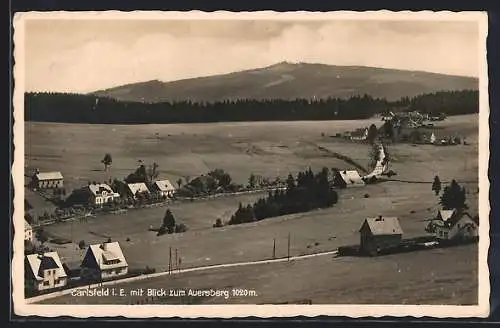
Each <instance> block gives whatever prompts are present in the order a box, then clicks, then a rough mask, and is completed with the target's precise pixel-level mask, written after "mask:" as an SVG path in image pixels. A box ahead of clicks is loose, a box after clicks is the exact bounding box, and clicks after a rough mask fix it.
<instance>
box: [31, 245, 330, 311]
mask: <svg viewBox="0 0 500 328" xmlns="http://www.w3.org/2000/svg"><path fill="white" fill-rule="evenodd" d="M336 254H338V251H337V250H333V251H326V252H320V253H314V254H308V255H298V256H290V259H288V258H287V257H283V258H277V259H270V260H258V261H248V262H236V263H226V264H215V265H207V266H200V267H193V268H187V269H181V270H177V271H172V272H171V273H169V272H168V271H164V272H158V273H152V274H145V275H140V276H136V277H130V278H124V279H117V280H111V281H105V282H102V283H100V284H92V285H87V286H80V287H75V288H70V289H65V290H62V291H57V292H54V293H50V294H44V295H39V296H35V297H31V298H27V299H26V300H25V302H26V303H27V304H32V303H36V302H40V301H44V300H48V299H51V298H56V297H60V296H64V295H69V294H71V293H72V292H73V291H75V290H78V289H87V288H88V289H91V288H99V287H103V286H112V285H117V284H122V283H129V282H134V281H139V280H144V279H151V278H157V277H162V276H167V275H173V274H181V273H186V272H196V271H205V270H212V269H222V268H232V267H242V266H249V265H256V264H267V263H279V262H287V261H294V260H303V259H307V258H312V257H317V256H325V255H336Z"/></svg>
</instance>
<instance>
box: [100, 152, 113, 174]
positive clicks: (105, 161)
mask: <svg viewBox="0 0 500 328" xmlns="http://www.w3.org/2000/svg"><path fill="white" fill-rule="evenodd" d="M101 163H102V164H104V170H105V171H107V170H108V167H109V166H110V165H111V163H113V158H111V154H109V153H106V155H104V158H103V159H102V161H101Z"/></svg>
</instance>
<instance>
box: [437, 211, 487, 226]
mask: <svg viewBox="0 0 500 328" xmlns="http://www.w3.org/2000/svg"><path fill="white" fill-rule="evenodd" d="M453 212H454V214H453V215H452V216H451V217H449V218H448V219H447V220H443V223H442V225H443V226H444V227H447V228H452V227H453V226H455V225H456V224H457V223H458V222H460V220H462V218H463V217H464V216H467V217H468V218H469V219H471V220H472V222H474V223H475V224H477V225H479V219H476V218H473V217H472V216H471V215H470V214H469V213H467V212H458V211H456V210H453Z"/></svg>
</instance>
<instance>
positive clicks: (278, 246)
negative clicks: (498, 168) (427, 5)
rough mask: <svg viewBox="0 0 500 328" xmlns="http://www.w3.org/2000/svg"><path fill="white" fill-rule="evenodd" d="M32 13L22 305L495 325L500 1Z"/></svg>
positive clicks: (22, 97)
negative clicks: (494, 29)
mask: <svg viewBox="0 0 500 328" xmlns="http://www.w3.org/2000/svg"><path fill="white" fill-rule="evenodd" d="M13 24H14V56H15V63H14V67H13V69H14V74H15V91H14V109H13V110H14V117H15V123H14V124H15V125H14V142H15V162H14V165H13V167H12V175H13V179H14V184H15V196H14V205H15V211H14V215H13V218H12V224H13V225H14V228H15V235H14V239H13V243H14V258H13V262H12V283H13V300H14V309H15V313H16V314H18V315H22V316H29V315H38V316H44V317H57V316H74V317H93V316H95V317H112V316H125V317H129V318H146V317H186V318H198V317H207V318H211V317H218V318H231V317H248V316H256V317H262V318H268V317H291V316H307V317H313V316H318V315H325V316H349V317H368V316H369V317H382V316H413V317H423V316H428V317H486V316H487V315H488V313H489V294H490V283H489V270H488V264H487V255H488V248H489V213H490V210H489V208H490V207H489V199H488V193H489V182H488V177H487V169H488V158H489V149H488V142H489V130H488V116H489V108H488V76H487V62H486V37H487V31H488V19H487V15H486V13H482V12H463V13H460V12H459V13H453V12H431V11H425V12H389V11H377V12H347V11H346V12H327V13H313V12H310V13H308V12H289V13H276V12H271V11H268V12H254V13H244V12H241V13H234V12H214V13H205V12H197V11H193V12H119V11H109V12H43V13H42V12H27V13H17V14H16V15H15V18H14V21H13ZM21 231H22V232H21Z"/></svg>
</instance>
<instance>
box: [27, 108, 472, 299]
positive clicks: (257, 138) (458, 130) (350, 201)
mask: <svg viewBox="0 0 500 328" xmlns="http://www.w3.org/2000/svg"><path fill="white" fill-rule="evenodd" d="M372 122H375V123H376V124H378V125H380V124H381V122H380V121H375V120H372V121H332V122H272V123H268V122H260V123H224V124H184V125H144V126H115V125H113V126H104V125H102V126H101V125H65V124H42V123H26V133H27V134H29V137H28V135H27V137H26V142H27V145H26V156H27V158H26V160H27V165H28V166H29V167H39V168H40V169H41V170H60V171H62V173H63V175H65V177H66V181H67V185H69V186H70V188H71V187H72V186H78V185H84V184H86V181H88V180H96V181H102V180H107V179H108V178H109V177H110V176H112V177H118V178H122V177H124V176H125V175H126V174H128V173H129V172H131V171H132V170H133V169H134V168H135V166H136V162H137V160H138V159H142V160H143V161H146V162H152V161H156V162H157V163H159V165H160V171H161V173H160V174H161V175H160V176H161V177H165V178H169V179H172V180H173V181H175V180H176V179H177V177H179V176H185V175H189V176H191V177H193V176H196V175H198V174H203V173H206V172H207V171H208V170H209V169H213V168H216V167H220V168H223V169H224V170H226V171H227V172H229V173H230V174H231V175H232V176H233V179H234V180H236V181H237V182H240V183H245V182H246V179H247V178H248V176H249V174H250V173H252V172H253V173H255V174H262V175H264V176H271V177H274V176H276V175H277V174H279V175H281V176H285V175H286V174H288V172H297V171H298V170H302V169H305V168H307V167H308V166H311V167H312V168H313V170H317V169H319V168H321V167H323V166H326V167H329V168H332V167H337V168H339V169H344V168H350V167H351V166H350V165H349V164H347V163H345V162H343V161H341V160H338V159H336V158H332V157H331V155H330V154H329V153H328V151H324V150H322V149H321V148H320V147H323V148H324V149H327V150H330V151H334V152H337V153H340V154H343V155H347V156H349V157H351V158H353V159H354V160H356V161H357V162H359V163H360V164H362V165H364V166H367V164H368V162H369V158H368V154H369V152H370V147H369V146H367V145H363V144H356V143H350V142H345V141H340V140H337V139H335V138H330V137H328V136H329V135H333V134H335V133H336V132H342V131H345V130H353V129H355V128H357V127H362V126H366V125H369V124H371V123H372ZM436 126H437V129H436V131H439V132H438V135H439V134H442V133H449V134H459V135H461V136H466V137H467V141H468V142H469V145H468V146H463V145H460V146H447V147H436V146H429V145H418V146H412V145H409V144H396V145H389V152H390V154H391V157H392V159H393V160H392V162H391V168H392V169H393V170H395V171H396V172H397V173H398V175H397V176H395V177H394V179H398V180H402V181H410V182H420V183H407V182H398V181H389V182H383V183H380V184H377V185H370V186H366V187H364V188H358V189H347V190H341V191H339V202H338V204H336V205H335V206H334V207H332V208H329V209H323V210H317V211H312V212H309V213H302V214H294V215H288V216H284V217H280V218H271V219H267V220H263V221H260V222H256V223H250V224H243V225H238V226H226V227H223V228H218V229H214V228H212V224H213V223H214V221H215V219H216V218H218V217H221V218H223V219H224V218H228V216H229V215H230V214H231V213H232V212H234V211H235V210H236V208H237V206H238V202H240V201H241V202H243V203H247V202H252V201H253V200H254V199H256V198H257V197H258V196H259V195H244V196H237V197H228V198H218V199H214V200H210V201H197V202H193V203H179V204H173V205H171V206H170V208H171V210H172V212H173V213H174V215H175V217H176V219H177V220H178V221H179V222H183V223H185V224H186V225H187V226H188V228H189V230H188V231H187V232H185V233H182V234H175V235H164V236H161V237H157V236H156V234H155V233H154V232H150V231H147V229H148V228H149V226H150V225H153V226H157V225H158V224H159V222H160V220H161V218H162V216H163V213H164V210H165V207H158V208H152V209H147V210H134V211H129V212H128V214H123V215H109V216H104V217H98V218H95V219H93V218H90V219H89V220H88V222H87V223H80V222H74V223H70V222H67V223H62V224H56V225H52V226H48V227H46V228H45V230H46V231H47V232H49V233H51V234H53V235H54V236H62V237H71V236H72V240H73V241H74V242H75V243H78V241H80V240H82V239H83V240H85V241H86V242H87V244H88V243H90V242H102V241H104V240H106V239H107V237H108V236H109V237H111V238H112V239H113V240H115V241H119V242H120V244H121V245H122V248H123V250H124V254H125V256H126V258H127V261H128V262H129V265H130V267H131V268H144V267H145V266H149V267H150V268H155V269H156V270H157V271H163V270H165V269H166V268H167V267H168V251H169V247H172V249H178V251H179V254H180V256H181V257H182V266H183V267H184V268H187V267H196V266H203V265H212V264H221V263H233V262H241V261H255V260H262V259H266V258H270V257H271V256H272V247H273V239H276V256H277V257H281V256H285V255H286V252H287V236H288V233H290V234H291V254H292V255H301V254H311V253H315V252H320V251H326V250H333V249H336V248H337V247H338V246H341V245H346V244H355V243H358V242H359V234H358V229H359V228H360V226H361V223H362V222H363V220H364V218H365V217H367V216H376V215H379V214H381V215H389V216H391V215H394V216H398V217H399V218H400V221H401V225H402V228H403V230H404V237H405V238H409V237H414V236H420V235H424V234H425V232H424V227H425V225H426V223H427V222H425V221H424V220H425V219H428V218H430V217H432V216H433V215H434V214H435V211H436V209H437V208H438V204H437V201H438V198H437V197H436V196H435V195H434V194H433V192H432V191H431V182H432V180H433V178H434V175H436V174H438V175H439V176H440V178H441V180H442V181H449V180H451V179H453V178H455V179H457V181H458V182H459V183H460V184H463V185H464V186H466V188H467V189H468V191H469V194H468V195H467V196H468V200H467V203H468V204H469V206H470V211H471V213H473V214H475V213H477V197H478V195H477V193H476V192H477V185H478V184H477V181H478V171H477V161H478V148H477V132H478V123H477V115H468V116H456V117H450V118H449V119H447V120H446V121H444V122H439V123H437V124H436ZM322 132H324V133H325V135H326V136H325V137H322V136H321V133H322ZM155 133H158V134H159V137H155ZM105 152H111V154H112V156H113V166H112V168H111V170H110V171H109V172H104V171H103V170H102V167H101V164H100V160H101V159H102V157H103V155H104V153H105ZM443 187H444V186H443ZM365 194H369V197H368V198H365V197H364V195H365ZM127 238H130V241H126V239H127ZM49 246H50V247H51V248H53V249H54V250H57V251H58V252H59V253H60V255H61V257H62V260H63V261H65V262H67V263H68V264H70V265H71V266H75V265H78V264H79V262H80V261H81V256H82V255H83V251H80V250H77V246H76V244H72V245H63V246H57V245H52V244H49ZM429 252H430V251H426V252H420V253H412V254H411V255H408V254H403V255H394V256H390V257H384V258H380V259H373V260H372V259H341V260H339V259H336V260H335V261H340V262H332V261H330V260H326V261H325V259H315V260H314V263H310V264H308V265H305V266H304V268H302V269H297V270H295V269H293V270H288V271H290V273H289V274H292V275H294V277H290V279H283V280H282V281H280V278H279V275H276V277H274V278H272V279H271V278H269V279H264V278H262V283H264V282H265V283H266V284H267V285H265V286H267V287H265V286H260V287H259V285H256V287H251V286H250V284H251V281H252V278H251V277H250V276H249V277H245V276H243V277H242V278H239V279H240V280H239V281H238V278H237V277H241V276H242V275H243V273H241V272H239V271H238V273H235V272H233V273H228V274H232V275H233V276H234V277H233V278H231V279H232V280H234V281H236V282H235V283H234V286H238V285H239V286H241V287H245V288H261V290H265V289H266V288H267V289H269V290H273V293H274V292H277V291H279V292H281V293H283V295H282V296H279V295H278V296H276V295H274V294H273V295H271V296H272V297H271V298H262V302H275V299H276V300H277V299H279V300H290V301H292V300H293V299H289V298H292V297H293V298H296V297H295V296H294V295H302V294H299V292H302V293H303V294H304V296H300V298H306V297H307V296H305V295H306V294H307V293H306V291H305V290H298V289H297V288H299V287H298V286H300V285H301V284H300V283H293V284H290V283H289V282H290V281H297V282H299V281H302V280H304V279H306V278H305V277H307V276H311V275H313V274H312V273H309V272H308V271H306V270H314V273H318V272H320V271H325V273H324V274H321V276H323V275H324V276H325V278H324V279H327V278H326V277H327V276H328V277H330V275H329V273H331V274H332V275H333V276H332V277H331V279H334V278H333V277H335V276H337V273H334V272H333V271H338V272H343V274H342V275H340V274H339V275H338V278H336V279H337V280H336V281H337V285H336V286H337V287H335V284H333V285H332V286H331V288H332V290H331V291H329V292H327V290H326V291H325V292H324V293H322V292H320V291H319V289H320V286H322V287H321V288H322V289H324V287H325V286H326V285H325V284H328V280H322V279H319V278H318V282H317V283H316V281H315V279H308V282H307V284H306V285H305V287H303V288H307V289H309V287H308V285H309V284H314V285H315V286H317V287H316V292H315V293H313V291H314V288H312V289H311V294H308V295H317V296H315V297H309V298H312V299H313V300H315V302H319V303H321V302H334V303H337V299H339V302H350V301H348V299H349V298H350V297H357V298H356V299H355V300H353V301H352V302H354V301H355V302H362V301H363V299H364V300H365V302H373V301H374V300H376V301H377V302H386V303H387V302H389V303H390V302H395V303H397V301H396V300H398V301H399V302H404V301H405V302H409V303H415V302H417V301H422V302H431V303H432V302H435V303H439V302H444V303H448V302H451V303H449V304H455V302H459V301H456V300H455V299H453V297H451V296H450V295H451V294H445V293H444V294H443V292H439V288H440V287H441V285H435V284H430V285H429V287H428V289H427V291H428V294H425V295H423V296H419V295H418V294H417V293H416V292H413V291H412V290H411V288H414V287H415V288H416V286H419V285H421V284H422V281H423V280H425V279H424V276H425V277H428V276H427V274H431V272H432V271H431V267H429V266H427V265H423V263H426V264H429V265H437V264H436V263H437V262H439V267H441V266H442V270H441V269H440V270H441V271H439V272H440V273H439V277H440V278H439V279H445V280H446V279H457V280H453V281H452V280H450V282H449V284H448V285H446V283H445V282H443V283H444V284H445V285H446V286H448V287H443V288H457V289H449V290H450V293H451V290H453V292H455V293H456V295H460V294H461V293H465V294H464V295H465V296H464V297H465V298H464V302H475V299H474V300H472V299H471V298H470V297H471V296H470V295H473V296H474V297H475V294H476V289H475V288H476V287H475V284H477V275H476V274H475V273H474V272H475V271H474V270H475V268H476V265H477V263H476V262H477V259H476V257H475V256H476V255H473V254H472V253H474V252H475V251H471V248H470V247H469V248H467V247H462V248H454V249H453V250H445V251H444V250H443V251H432V253H429ZM440 252H444V253H446V254H448V252H451V253H450V254H454V255H451V256H450V257H448V256H443V255H440V254H441V253H440ZM415 254H423V255H415ZM428 254H429V255H428ZM430 254H433V255H430ZM415 257H419V260H420V262H418V261H416V262H415V263H420V264H419V265H416V264H415V266H411V267H412V268H413V269H412V270H410V271H411V273H408V276H407V275H406V274H404V273H402V272H407V271H405V270H402V272H398V273H392V274H393V276H391V277H392V278H385V276H387V275H389V276H390V273H389V271H390V270H392V269H394V268H395V267H398V265H399V266H400V267H401V268H403V267H405V265H409V263H411V259H415ZM391 259H392V260H391ZM406 259H408V260H406ZM308 261H309V260H308ZM311 261H312V260H311ZM322 261H325V262H326V263H317V262H322ZM345 261H347V262H346V263H358V262H357V261H364V262H359V263H362V264H360V265H354V264H353V266H352V267H351V266H350V265H349V264H346V265H345V266H344V265H339V264H338V263H343V262H345ZM350 261H352V262H350ZM366 261H368V262H366ZM401 261H402V262H401ZM460 261H470V262H472V264H463V266H462V264H457V265H456V266H455V264H453V265H452V263H458V262H460ZM303 263H306V262H303ZM366 263H370V265H371V266H373V268H374V270H376V267H379V269H380V271H375V274H374V275H373V277H371V278H369V276H367V275H369V273H370V269H368V267H366V265H367V264H366ZM384 263H385V264H384ZM398 263H402V264H398ZM446 263H448V264H446ZM460 263H461V262H460ZM464 263H465V262H464ZM344 264H345V263H344ZM276 265H277V266H278V267H277V268H276V273H279V272H282V271H283V270H284V269H279V268H280V267H281V266H282V265H284V264H279V265H278V264H276ZM300 265H301V264H299V262H297V263H295V264H294V265H293V267H294V268H295V267H297V266H300ZM391 268H392V269H391ZM245 270H246V269H245ZM251 270H257V268H252V269H251ZM272 270H273V272H274V264H273V269H272ZM388 270H389V271H388ZM454 270H455V271H454ZM285 271H286V270H285ZM410 271H408V272H410ZM266 272H267V270H263V272H262V275H264V276H265V275H274V273H271V272H267V273H266ZM377 272H379V273H377ZM418 272H420V273H422V274H424V273H425V275H424V276H422V275H419V274H418ZM204 274H206V273H204ZM221 275H222V276H224V275H223V274H221ZM210 277H212V276H210ZM266 277H267V276H266ZM175 279H180V277H179V278H175ZM193 279H194V278H193ZM213 279H216V277H214V278H213ZM228 279H229V278H228ZM328 279H330V278H328ZM342 279H347V280H350V279H352V281H353V284H354V285H356V286H357V287H356V288H359V293H357V292H353V290H345V291H344V292H343V293H341V292H340V290H339V289H335V288H341V287H339V286H343V287H342V288H346V287H345V286H346V285H345V284H343V280H342ZM195 280H196V279H194V280H186V281H183V283H184V287H187V286H189V287H191V282H192V281H195ZM211 280H212V278H210V279H206V281H205V283H207V284H208V282H210V281H211ZM347 280H346V281H347ZM358 280H359V281H358ZM379 280H380V281H379ZM462 280H464V281H468V283H467V284H465V283H461V281H462ZM220 281H224V279H221V280H220ZM362 281H363V283H361V282H362ZM364 281H366V283H365V282H364ZM247 282H248V284H249V285H248V286H246V285H245V286H242V284H246V283H247ZM284 282H288V285H290V286H289V287H286V286H282V284H283V283H284ZM193 283H194V282H193ZM141 284H144V282H141ZM200 284H201V282H200ZM380 284H381V285H380ZM391 284H392V285H391ZM394 284H397V286H396V285H394ZM368 285H370V286H368ZM377 285H380V286H381V287H380V293H379V290H378V287H376V286H377ZM452 285H453V286H454V287H450V286H452ZM270 286H272V288H271V287H270ZM280 286H282V287H280ZM363 286H364V287H363ZM384 286H385V287H384ZM412 286H413V287H412ZM436 286H437V287H436ZM329 288H330V287H329ZM405 288H408V289H405ZM433 288H434V289H435V288H438V289H437V290H434V291H431V290H433ZM459 288H463V290H458V289H459ZM281 290H282V291H281ZM287 293H288V294H287ZM350 293H352V294H355V295H349V294H350ZM365 293H366V295H362V294H365ZM391 293H401V295H399V296H397V295H396V296H394V295H393V296H391ZM429 293H430V294H429ZM403 294H406V295H408V299H406V300H404V299H403ZM339 295H340V296H339ZM467 295H469V296H467ZM377 297H378V299H380V301H379V300H378V299H377ZM384 297H386V299H387V300H386V301H383V300H384ZM391 297H393V298H391ZM457 299H460V298H457ZM342 300H345V301H342ZM246 301H247V302H248V300H246ZM259 302H261V301H259Z"/></svg>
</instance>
